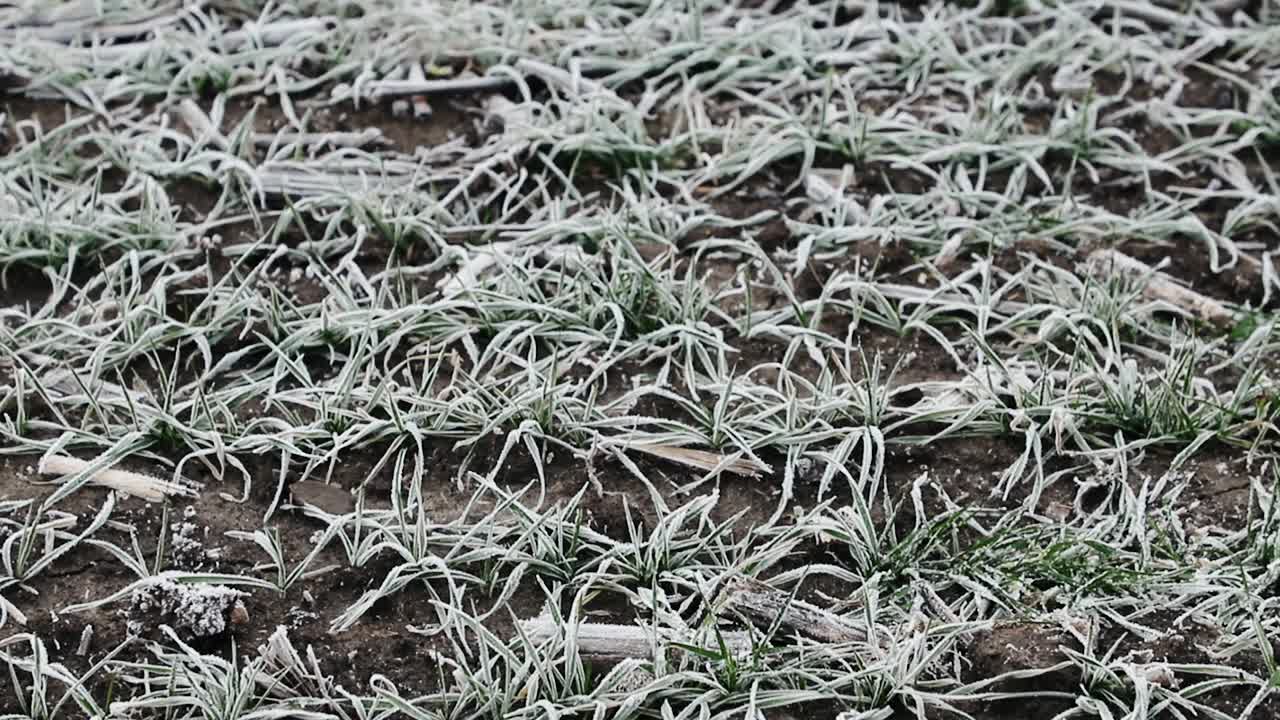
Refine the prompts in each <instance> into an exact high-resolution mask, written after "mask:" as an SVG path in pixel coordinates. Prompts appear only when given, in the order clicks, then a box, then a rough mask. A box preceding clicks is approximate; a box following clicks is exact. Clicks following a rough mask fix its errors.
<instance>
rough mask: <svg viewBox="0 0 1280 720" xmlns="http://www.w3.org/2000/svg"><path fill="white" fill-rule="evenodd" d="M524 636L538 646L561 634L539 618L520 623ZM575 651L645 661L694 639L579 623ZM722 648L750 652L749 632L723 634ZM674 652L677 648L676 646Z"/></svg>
mask: <svg viewBox="0 0 1280 720" xmlns="http://www.w3.org/2000/svg"><path fill="white" fill-rule="evenodd" d="M522 625H523V628H524V633H525V637H527V638H528V639H529V641H530V642H532V643H533V644H535V645H537V644H540V643H543V642H546V641H548V640H550V639H552V638H554V637H556V636H558V635H559V634H560V632H561V630H560V627H559V625H558V624H557V623H556V622H555V620H553V619H551V618H550V617H547V616H545V615H540V616H538V617H536V618H532V619H530V620H525V621H524V623H523V624H522ZM574 632H575V640H576V642H577V646H578V652H579V653H580V654H581V655H583V656H585V657H589V658H591V659H592V660H594V661H597V662H606V663H608V662H618V661H620V660H625V659H627V658H637V659H647V658H651V657H653V654H654V650H655V649H657V650H659V651H663V652H665V651H666V650H667V649H668V648H670V647H671V646H672V643H683V644H686V645H693V644H695V643H694V642H693V638H691V637H690V638H679V639H677V638H670V637H660V636H657V635H655V634H654V633H653V632H652V631H649V630H646V629H645V628H642V627H640V626H639V625H611V624H607V623H582V624H580V625H578V626H577V627H576V628H575V630H574ZM720 637H721V638H722V639H723V640H724V643H725V646H726V647H728V648H729V649H730V650H731V651H733V652H745V651H749V650H750V649H751V633H750V632H744V631H740V630H735V631H730V632H726V633H722V634H721V635H720ZM677 649H679V648H678V647H677Z"/></svg>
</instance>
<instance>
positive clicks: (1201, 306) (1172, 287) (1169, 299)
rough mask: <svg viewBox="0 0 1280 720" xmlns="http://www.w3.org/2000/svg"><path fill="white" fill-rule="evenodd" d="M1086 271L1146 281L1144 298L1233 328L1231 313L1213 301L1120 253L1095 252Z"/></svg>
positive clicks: (1143, 292) (1091, 254)
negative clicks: (1167, 304) (1113, 273)
mask: <svg viewBox="0 0 1280 720" xmlns="http://www.w3.org/2000/svg"><path fill="white" fill-rule="evenodd" d="M1085 267H1086V269H1087V271H1088V272H1089V273H1090V274H1094V275H1098V274H1102V273H1105V272H1108V271H1110V272H1115V273H1117V274H1120V275H1123V276H1125V277H1129V278H1133V279H1138V280H1143V279H1145V281H1146V286H1145V287H1144V288H1143V290H1142V294H1143V295H1145V296H1146V297H1147V298H1149V299H1151V300H1160V301H1163V302H1166V303H1169V304H1170V305H1173V306H1174V307H1176V308H1179V309H1181V310H1184V311H1186V312H1187V313H1189V314H1191V315H1193V316H1195V317H1197V318H1199V319H1201V320H1203V321H1205V322H1208V323H1211V324H1213V325H1217V326H1219V327H1222V326H1226V325H1230V324H1231V320H1232V313H1231V310H1229V309H1228V308H1227V306H1225V305H1223V304H1222V303H1220V302H1218V301H1217V300H1214V299H1213V298H1211V297H1208V296H1206V295H1202V294H1200V293H1198V292H1196V291H1195V290H1192V289H1191V288H1188V287H1185V286H1183V285H1179V284H1178V283H1177V282H1176V281H1175V280H1174V279H1173V278H1171V277H1169V276H1168V275H1166V274H1164V273H1162V272H1160V271H1158V270H1156V269H1155V268H1153V267H1151V266H1150V265H1148V264H1146V263H1144V262H1142V261H1141V260H1138V259H1136V258H1132V257H1129V256H1128V255H1125V254H1124V253H1122V252H1120V251H1118V250H1109V249H1104V250H1094V251H1093V252H1091V253H1089V258H1088V260H1087V261H1086V262H1085Z"/></svg>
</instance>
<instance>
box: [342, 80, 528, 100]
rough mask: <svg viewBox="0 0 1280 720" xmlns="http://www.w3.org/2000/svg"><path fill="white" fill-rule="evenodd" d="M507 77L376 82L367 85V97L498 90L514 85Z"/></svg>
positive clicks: (376, 98) (377, 98)
mask: <svg viewBox="0 0 1280 720" xmlns="http://www.w3.org/2000/svg"><path fill="white" fill-rule="evenodd" d="M514 82H515V81H514V80H513V79H512V78H510V77H508V76H505V75H490V76H486V77H473V78H449V79H445V80H374V81H371V82H369V83H366V84H365V86H364V88H365V95H366V96H367V97H369V98H370V99H373V100H380V99H382V98H390V97H397V96H400V95H433V94H449V93H468V92H475V91H477V90H498V89H500V88H504V87H507V86H509V85H512V84H514Z"/></svg>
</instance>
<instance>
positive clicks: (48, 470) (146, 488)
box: [39, 455, 196, 502]
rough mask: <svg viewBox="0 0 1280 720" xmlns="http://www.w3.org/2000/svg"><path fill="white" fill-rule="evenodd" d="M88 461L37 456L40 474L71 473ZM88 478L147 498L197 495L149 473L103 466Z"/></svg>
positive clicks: (183, 486)
mask: <svg viewBox="0 0 1280 720" xmlns="http://www.w3.org/2000/svg"><path fill="white" fill-rule="evenodd" d="M89 464H90V463H89V462H88V461H86V460H81V459H80V458H73V457H68V456H66V455H50V456H48V457H44V458H41V459H40V468H39V470H40V474H41V475H74V474H76V473H78V472H82V471H83V470H84V469H85V468H87V467H89ZM89 482H91V483H93V484H95V485H101V486H103V487H107V488H111V489H112V490H117V491H119V492H122V493H125V494H126V495H133V496H134V497H139V498H142V499H143V500H146V501H147V502H160V501H161V500H164V499H165V498H166V497H171V496H175V495H180V496H183V497H196V492H195V490H193V489H191V488H189V487H187V486H185V485H179V484H178V483H175V482H170V481H168V480H161V479H160V478H157V477H152V476H151V475H143V474H141V473H135V472H129V471H128V470H116V469H114V468H104V469H102V470H99V471H98V472H96V473H94V474H93V476H91V477H90V478H89Z"/></svg>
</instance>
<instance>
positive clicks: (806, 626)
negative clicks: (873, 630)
mask: <svg viewBox="0 0 1280 720" xmlns="http://www.w3.org/2000/svg"><path fill="white" fill-rule="evenodd" d="M716 605H717V608H718V609H719V610H720V611H721V612H723V611H725V610H728V611H732V612H735V613H737V614H739V615H741V616H742V617H743V618H745V619H747V620H748V621H750V622H751V623H752V624H754V625H756V626H757V627H760V628H763V629H768V628H771V627H772V626H773V625H774V623H777V624H778V625H779V627H781V628H784V629H786V630H788V631H790V632H793V633H796V634H799V635H803V636H804V637H807V638H811V639H813V640H817V641H819V642H824V643H847V642H865V641H866V639H867V631H866V629H865V628H863V627H861V626H859V625H856V624H854V623H853V622H850V621H849V620H847V619H845V618H844V617H841V616H840V615H837V614H835V613H833V612H831V611H830V610H824V609H822V608H820V607H818V606H817V605H811V604H809V603H807V602H804V601H802V600H796V599H794V598H792V597H791V594H790V593H786V592H783V591H781V590H777V589H775V588H773V587H771V586H769V585H767V584H765V583H762V582H760V581H758V580H752V579H751V578H746V577H738V578H734V579H733V580H730V581H729V582H728V583H727V584H726V585H725V587H724V590H722V591H721V593H720V597H719V599H718V601H717V603H716Z"/></svg>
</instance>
